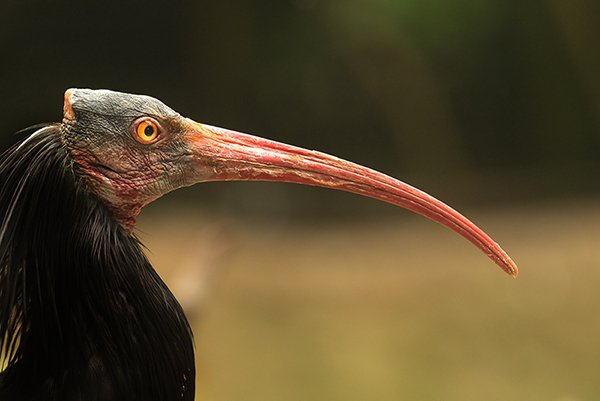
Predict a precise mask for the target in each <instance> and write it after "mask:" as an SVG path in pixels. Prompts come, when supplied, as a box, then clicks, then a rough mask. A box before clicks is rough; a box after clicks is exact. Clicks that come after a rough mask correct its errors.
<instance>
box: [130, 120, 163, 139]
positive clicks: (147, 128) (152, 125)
mask: <svg viewBox="0 0 600 401" xmlns="http://www.w3.org/2000/svg"><path fill="white" fill-rule="evenodd" d="M157 138H158V122H156V120H154V119H152V118H144V119H141V120H139V121H138V122H137V123H136V127H135V139H137V140H138V142H140V143H142V144H144V145H149V144H151V143H154V142H156V139H157Z"/></svg>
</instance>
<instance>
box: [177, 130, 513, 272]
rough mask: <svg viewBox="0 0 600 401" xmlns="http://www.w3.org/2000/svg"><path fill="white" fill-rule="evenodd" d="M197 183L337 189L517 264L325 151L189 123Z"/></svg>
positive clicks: (467, 229)
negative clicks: (404, 212) (414, 216)
mask: <svg viewBox="0 0 600 401" xmlns="http://www.w3.org/2000/svg"><path fill="white" fill-rule="evenodd" d="M187 122H188V124H187V125H188V128H187V132H186V139H187V140H186V142H188V146H189V147H190V151H191V153H192V157H193V159H194V161H193V164H194V166H193V169H194V170H195V174H194V175H195V178H194V181H195V182H200V181H204V182H206V181H239V180H243V181H280V182H290V183H297V184H305V185H313V186H319V187H325V188H333V189H338V190H341V191H347V192H352V193H355V194H359V195H363V196H368V197H371V198H375V199H379V200H382V201H384V202H388V203H391V204H394V205H397V206H400V207H402V208H405V209H408V210H411V211H413V212H415V213H418V214H420V215H422V216H425V217H427V218H429V219H431V220H433V221H436V222H438V223H440V224H442V225H444V226H446V227H448V228H449V229H451V230H452V231H454V232H456V233H458V234H459V235H461V236H463V237H464V238H466V239H467V240H469V241H470V242H472V243H473V244H474V245H475V246H477V247H478V248H479V249H481V250H482V251H483V253H485V254H486V255H487V256H488V257H489V258H490V259H492V260H493V261H494V262H495V263H496V264H498V266H500V267H501V268H502V270H504V271H505V272H506V273H508V274H510V275H511V276H513V277H517V275H518V269H517V266H516V264H515V263H514V262H513V261H512V259H511V258H510V257H509V256H508V254H507V253H506V252H504V251H503V250H502V248H500V246H499V245H498V244H497V243H496V242H494V240H492V239H491V238H490V237H489V236H488V235H487V234H486V233H485V232H483V230H481V229H480V228H479V227H477V226H476V225H475V224H473V223H472V222H471V221H470V220H469V219H467V218H466V217H464V216H463V215H462V214H460V213H459V212H457V211H456V210H454V209H452V208H451V207H450V206H448V205H446V204H445V203H443V202H441V201H439V200H437V199H435V198H434V197H432V196H431V195H428V194H427V193H425V192H423V191H421V190H419V189H417V188H414V187H412V186H410V185H408V184H406V183H404V182H402V181H399V180H397V179H395V178H392V177H389V176H387V175H385V174H382V173H379V172H377V171H375V170H372V169H369V168H367V167H363V166H360V165H358V164H355V163H351V162H349V161H346V160H342V159H339V158H337V157H334V156H330V155H327V154H324V153H320V152H316V151H312V150H306V149H302V148H298V147H295V146H290V145H286V144H283V143H279V142H275V141H270V140H267V139H263V138H259V137H256V136H252V135H248V134H242V133H239V132H235V131H230V130H226V129H223V128H218V127H212V126H210V125H205V124H199V123H196V122H193V121H192V120H187Z"/></svg>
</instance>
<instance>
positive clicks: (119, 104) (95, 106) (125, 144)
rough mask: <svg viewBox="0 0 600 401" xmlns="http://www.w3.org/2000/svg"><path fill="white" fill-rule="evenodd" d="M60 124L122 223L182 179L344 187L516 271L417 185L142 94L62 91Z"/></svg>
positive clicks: (79, 167)
mask: <svg viewBox="0 0 600 401" xmlns="http://www.w3.org/2000/svg"><path fill="white" fill-rule="evenodd" d="M61 132H62V136H63V138H62V139H63V142H64V143H65V145H66V147H67V149H68V151H69V153H70V155H71V157H72V159H73V164H74V166H75V171H77V172H78V173H79V175H80V176H81V177H82V179H84V180H85V182H86V183H87V185H88V186H89V188H91V189H92V190H93V191H94V192H95V193H96V195H98V196H99V197H100V198H101V199H103V200H104V201H105V202H107V203H108V204H109V205H110V207H111V209H112V210H113V212H114V214H115V217H116V219H117V220H118V221H119V222H120V223H121V225H122V226H123V227H124V228H125V229H127V230H131V229H132V228H133V224H134V221H135V217H136V215H137V214H138V213H139V211H140V209H141V208H142V207H143V206H144V205H146V204H147V203H149V202H151V201H153V200H155V199H157V198H158V197H160V196H162V195H164V194H165V193H167V192H169V191H172V190H174V189H176V188H179V187H182V186H188V185H192V184H195V183H199V182H206V181H232V180H254V181H259V180H260V181H281V182H292V183H298V184H305V185H313V186H321V187H327V188H333V189H338V190H343V191H347V192H353V193H356V194H359V195H363V196H368V197H372V198H376V199H379V200H382V201H385V202H388V203H392V204H394V205H397V206H400V207H403V208H405V209H408V210H411V211H413V212H415V213H418V214H421V215H423V216H425V217H427V218H430V219H432V220H434V221H436V222H438V223H440V224H442V225H444V226H446V227H448V228H450V229H451V230H453V231H455V232H456V233H458V234H460V235H461V236H463V237H465V238H466V239H467V240H469V241H471V242H472V243H473V244H475V245H476V246H477V247H478V248H480V249H481V250H482V251H483V252H484V253H485V254H486V255H488V256H489V257H490V258H491V259H492V260H494V262H496V263H497V264H498V265H499V266H500V267H501V268H502V269H503V270H505V271H506V272H507V273H509V274H510V275H512V276H516V275H517V267H516V265H515V264H514V262H513V261H512V260H511V259H510V257H509V256H508V255H507V254H506V253H505V252H504V251H503V250H502V249H501V248H500V246H499V245H498V244H497V243H495V242H494V241H493V240H492V239H491V238H490V237H489V236H488V235H487V234H485V233H484V232H483V231H482V230H481V229H479V228H478V227H477V226H475V225H474V224H473V223H472V222H470V221H469V220H468V219H467V218H465V217H464V216H462V215H461V214H460V213H458V212H457V211H455V210H454V209H452V208H450V207H449V206H447V205H446V204H444V203H443V202H440V201H439V200H437V199H435V198H433V197H432V196H430V195H428V194H426V193H425V192H423V191H420V190H418V189H416V188H414V187H412V186H410V185H408V184H406V183H404V182H402V181H399V180H396V179H394V178H392V177H389V176H386V175H384V174H381V173H379V172H377V171H374V170H372V169H369V168H366V167H363V166H360V165H357V164H355V163H351V162H348V161H345V160H342V159H339V158H336V157H334V156H330V155H326V154H324V153H320V152H316V151H310V150H306V149H302V148H298V147H294V146H290V145H285V144H282V143H279V142H274V141H270V140H267V139H263V138H259V137H256V136H252V135H247V134H242V133H239V132H235V131H230V130H226V129H222V128H217V127H212V126H209V125H204V124H200V123H197V122H195V121H192V120H190V119H188V118H185V117H183V116H181V115H179V114H178V113H176V112H175V111H173V110H172V109H170V108H169V107H167V106H165V105H164V104H163V103H162V102H160V101H158V100H156V99H154V98H151V97H148V96H140V95H130V94H125V93H118V92H112V91H108V90H89V89H69V90H68V91H67V92H66V93H65V103H64V119H63V124H62V126H61Z"/></svg>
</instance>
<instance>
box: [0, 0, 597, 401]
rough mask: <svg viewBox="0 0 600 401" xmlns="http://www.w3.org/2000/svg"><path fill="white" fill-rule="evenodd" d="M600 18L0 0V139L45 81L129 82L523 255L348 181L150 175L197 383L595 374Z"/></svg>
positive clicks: (278, 385) (501, 8)
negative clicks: (509, 266) (343, 184)
mask: <svg viewBox="0 0 600 401" xmlns="http://www.w3.org/2000/svg"><path fill="white" fill-rule="evenodd" d="M598 38H600V3H599V2H598V1H596V0H570V1H561V0H529V1H522V0H519V1H517V0H344V1H341V0H329V1H326V0H322V1H319V0H270V1H267V0H264V1H254V2H242V1H224V2H220V1H211V2H204V1H172V2H159V1H143V2H142V1H126V0H125V1H120V2H114V3H112V2H107V1H104V2H81V1H80V2H75V1H53V2H49V1H42V0H39V1H33V0H32V1H17V0H2V2H0V54H1V62H0V88H1V90H2V92H1V94H2V96H0V110H1V115H2V118H1V119H0V133H1V135H0V148H1V149H5V148H6V147H8V146H9V145H10V144H11V143H14V142H15V141H17V140H18V139H19V138H20V136H19V135H14V132H16V131H17V130H19V129H21V128H23V127H26V126H28V125H32V124H35V123H38V122H45V121H58V120H60V119H61V113H62V94H63V92H64V90H65V89H66V88H69V87H91V88H110V89H115V90H121V91H126V92H132V93H144V94H149V95H152V96H154V97H157V98H159V99H161V100H163V101H164V102H166V103H167V104H168V105H170V106H172V107H173V108H174V109H176V110H178V111H179V112H181V113H182V114H184V115H187V116H189V117H192V118H194V119H196V120H199V121H201V122H206V123H210V124H213V125H220V126H224V127H228V128H233V129H237V130H241V131H245V132H251V133H255V134H259V135H261V136H265V137H268V138H272V139H276V140H280V141H284V142H288V143H293V144H296V145H300V146H303V147H307V148H311V149H319V150H322V151H326V152H329V153H333V154H335V155H337V156H340V157H343V158H347V159H350V160H353V161H356V162H359V163H361V164H364V165H367V166H370V167H373V168H376V169H378V170H381V171H384V172H386V173H388V174H391V175H394V176H396V177H399V178H402V179H404V180H406V181H408V182H410V183H412V184H414V185H416V186H418V187H420V188H422V189H424V190H427V191H428V192H430V193H432V194H433V195H435V196H438V197H440V198H442V199H444V200H445V201H447V202H448V203H450V204H451V205H454V206H456V207H457V208H458V209H459V210H461V211H463V212H465V214H467V215H468V216H470V217H471V218H472V219H473V220H474V221H475V222H477V223H479V224H480V225H481V226H482V227H484V228H485V229H486V230H487V231H489V233H490V234H492V236H493V237H494V238H495V239H497V240H498V241H500V242H501V243H502V245H503V247H504V248H505V249H507V250H508V251H509V253H510V254H511V255H512V256H513V258H514V259H515V260H516V261H517V263H518V264H519V266H520V268H521V276H520V278H519V279H518V280H516V281H515V280H512V279H510V278H508V277H505V276H504V275H503V274H501V272H500V271H499V269H496V268H495V267H494V265H493V264H492V263H491V262H490V261H488V260H486V258H485V257H484V256H482V255H480V254H479V253H478V252H477V251H476V250H475V249H474V248H473V247H472V246H470V244H468V243H467V242H466V241H464V240H462V239H460V238H455V236H454V235H452V234H451V233H450V232H449V231H447V230H444V229H442V228H440V227H438V226H436V225H435V224H433V223H430V222H428V221H426V220H424V219H422V218H419V217H415V216H412V215H410V214H409V213H407V212H404V211H402V210H398V209H396V208H393V207H391V206H388V205H385V204H382V203H378V202H375V201H372V200H368V199H363V198H359V197H357V196H353V195H349V194H343V193H336V192H334V191H327V190H323V189H317V188H308V187H298V186H293V185H285V184H270V183H219V184H217V183H213V184H206V185H200V186H196V187H193V188H188V189H185V190H180V191H178V192H176V193H173V194H170V195H169V196H167V197H165V198H164V199H161V200H160V201H158V202H156V204H154V205H151V206H149V207H148V208H147V210H146V211H145V212H144V213H143V214H142V215H141V216H140V219H139V229H138V234H139V235H140V237H141V238H142V239H143V240H144V241H145V242H146V244H147V245H148V248H149V254H150V257H151V258H152V260H153V261H154V262H155V265H156V267H157V269H158V270H159V271H160V272H161V275H162V276H163V277H164V278H165V280H167V282H168V283H169V284H170V286H171V287H172V288H173V289H174V291H175V292H176V294H177V295H178V296H179V298H180V299H181V301H182V303H183V304H184V307H185V308H186V310H187V311H188V315H189V317H190V319H191V320H192V322H193V325H194V329H195V333H196V342H197V354H198V357H197V360H198V370H199V373H198V385H199V390H198V392H199V398H200V399H202V400H208V401H230V400H231V401H233V400H236V401H237V400H244V401H253V400H257V401H267V400H292V401H293V400H299V401H300V400H302V401H305V400H327V401H332V400H347V401H354V400H357V401H358V400H378V401H384V400H486V401H488V400H542V399H543V400H556V401H578V400H595V399H600V383H599V382H598V372H599V371H600V321H599V319H598V312H599V309H600V291H598V290H599V289H600V281H599V279H600V272H599V269H598V265H599V263H600V250H599V248H598V246H597V243H598V240H599V239H600V197H599V196H600V181H599V180H598V178H597V177H598V176H599V175H600V74H598V71H600V51H599V50H598ZM472 248H473V249H472Z"/></svg>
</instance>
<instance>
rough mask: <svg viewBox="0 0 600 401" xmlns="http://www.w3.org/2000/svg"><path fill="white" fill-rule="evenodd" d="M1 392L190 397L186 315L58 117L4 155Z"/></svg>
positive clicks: (5, 395) (44, 396)
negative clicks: (78, 166) (97, 186)
mask: <svg viewBox="0 0 600 401" xmlns="http://www.w3.org/2000/svg"><path fill="white" fill-rule="evenodd" d="M0 189H1V190H0V294H1V297H0V347H1V349H0V355H1V356H2V357H3V358H4V365H5V369H4V371H3V372H2V374H1V375H0V400H5V399H10V400H33V399H35V400H61V401H71V400H81V399H85V400H123V399H128V400H154V399H157V400H158V399H160V400H193V397H194V375H195V373H194V356H193V355H194V352H193V345H192V337H191V331H190V328H189V325H188V323H187V320H186V318H185V315H184V314H183V311H182V309H181V307H180V306H179V304H178V303H177V301H176V300H175V298H174V297H173V295H172V294H171V292H170V291H169V289H168V288H167V287H166V285H165V284H164V283H163V282H162V280H161V279H160V277H159V276H158V275H157V274H156V272H155V271H154V269H153V268H152V266H151V265H150V263H149V262H148V260H147V258H146V257H145V255H144V253H143V251H142V249H141V246H140V244H139V242H138V240H137V239H136V238H135V237H134V236H133V235H132V234H130V233H128V232H127V231H126V230H125V229H124V228H123V227H122V226H121V225H120V224H119V223H118V222H117V220H116V219H115V217H114V215H113V214H112V213H111V211H110V209H109V208H108V207H107V206H105V204H104V203H102V201H100V200H99V199H98V198H97V197H96V196H95V195H93V194H92V193H90V191H88V190H87V189H86V186H85V184H84V182H83V180H81V179H80V178H78V171H76V170H75V167H74V164H73V163H72V161H71V160H70V158H69V155H68V152H67V151H66V150H65V149H64V146H63V145H62V143H61V141H60V132H59V128H58V126H48V127H45V128H42V129H40V130H38V131H36V132H35V133H34V134H33V135H32V136H31V137H29V138H28V139H26V140H25V141H23V142H22V143H21V144H20V145H17V146H16V147H14V148H12V149H10V150H9V151H8V152H7V153H5V154H4V156H2V159H1V162H0Z"/></svg>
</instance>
